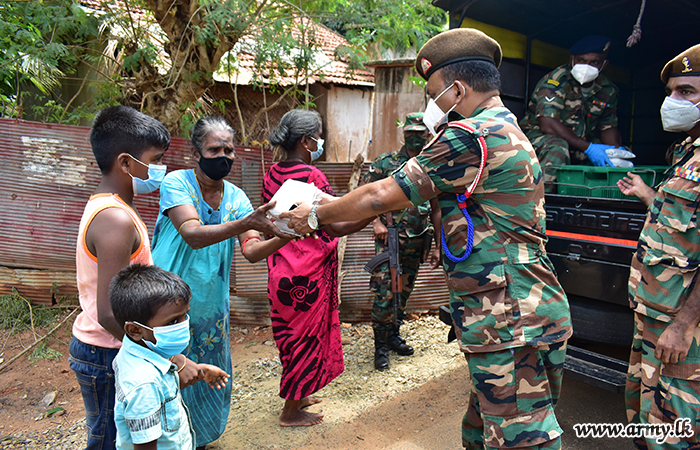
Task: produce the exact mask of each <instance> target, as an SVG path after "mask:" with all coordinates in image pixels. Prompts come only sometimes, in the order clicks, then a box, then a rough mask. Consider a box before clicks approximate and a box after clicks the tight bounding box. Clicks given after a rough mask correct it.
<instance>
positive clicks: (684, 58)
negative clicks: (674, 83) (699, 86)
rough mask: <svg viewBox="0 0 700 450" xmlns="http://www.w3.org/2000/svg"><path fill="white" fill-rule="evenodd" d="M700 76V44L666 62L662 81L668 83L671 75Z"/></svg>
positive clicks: (662, 71)
mask: <svg viewBox="0 0 700 450" xmlns="http://www.w3.org/2000/svg"><path fill="white" fill-rule="evenodd" d="M697 76H700V44H698V45H695V46H693V47H690V48H689V49H688V50H686V51H684V52H682V53H681V54H680V55H678V56H676V57H675V58H673V59H672V60H670V61H669V62H667V63H666V65H665V66H664V68H663V70H661V81H663V82H664V84H666V83H668V79H669V78H671V77H697Z"/></svg>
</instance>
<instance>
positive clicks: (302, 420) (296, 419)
mask: <svg viewBox="0 0 700 450" xmlns="http://www.w3.org/2000/svg"><path fill="white" fill-rule="evenodd" d="M320 401H321V400H320V399H317V398H314V397H306V398H303V399H301V400H287V401H286V402H285V403H284V409H283V410H282V414H281V415H280V425H281V426H283V427H310V426H311V425H318V424H319V423H321V422H323V414H320V413H312V412H307V411H302V410H301V408H303V407H304V406H309V405H313V404H315V403H318V402H320ZM302 405H304V406H302Z"/></svg>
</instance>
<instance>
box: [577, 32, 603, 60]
mask: <svg viewBox="0 0 700 450" xmlns="http://www.w3.org/2000/svg"><path fill="white" fill-rule="evenodd" d="M609 48H610V38H609V37H605V36H595V35H591V36H586V37H584V38H581V39H580V40H579V41H578V42H577V43H575V44H574V45H572V46H571V48H570V49H569V53H571V54H572V55H583V54H584V53H607V52H608V49H609Z"/></svg>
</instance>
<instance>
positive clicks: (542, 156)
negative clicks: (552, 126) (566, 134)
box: [530, 134, 589, 192]
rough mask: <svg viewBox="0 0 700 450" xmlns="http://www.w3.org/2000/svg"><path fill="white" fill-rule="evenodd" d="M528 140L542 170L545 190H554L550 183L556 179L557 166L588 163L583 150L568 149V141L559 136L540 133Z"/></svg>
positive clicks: (554, 187)
mask: <svg viewBox="0 0 700 450" xmlns="http://www.w3.org/2000/svg"><path fill="white" fill-rule="evenodd" d="M530 142H531V143H532V146H533V147H534V148H535V153H537V159H539V160H540V165H541V166H542V170H543V171H544V183H545V191H546V192H554V191H556V186H554V185H553V184H552V183H553V182H554V181H556V180H557V167H560V166H563V165H566V164H572V163H573V164H589V163H588V158H586V155H585V154H584V153H583V152H579V151H569V143H568V142H566V141H565V140H564V138H561V137H559V136H555V135H553V134H542V135H540V136H538V137H536V138H534V139H531V140H530Z"/></svg>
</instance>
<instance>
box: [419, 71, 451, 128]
mask: <svg viewBox="0 0 700 450" xmlns="http://www.w3.org/2000/svg"><path fill="white" fill-rule="evenodd" d="M452 86H454V82H453V83H452V84H451V85H449V86H447V87H446V88H445V89H444V90H443V91H442V92H440V94H438V96H437V97H435V99H434V100H433V99H432V98H431V99H430V100H428V105H427V106H426V107H425V112H424V113H423V123H424V124H425V126H426V127H428V130H430V133H431V134H432V135H433V136H435V135H436V134H437V132H436V131H435V125H437V124H438V123H439V122H440V120H442V118H443V117H445V115H446V114H449V113H450V111H452V110H453V109H455V107H456V106H457V103H455V104H454V105H452V108H450V110H449V111H447V112H443V111H442V109H440V107H439V106H438V105H437V103H435V102H436V101H437V99H439V98H440V97H442V94H444V93H445V92H447V90H448V89H450V88H451V87H452Z"/></svg>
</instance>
